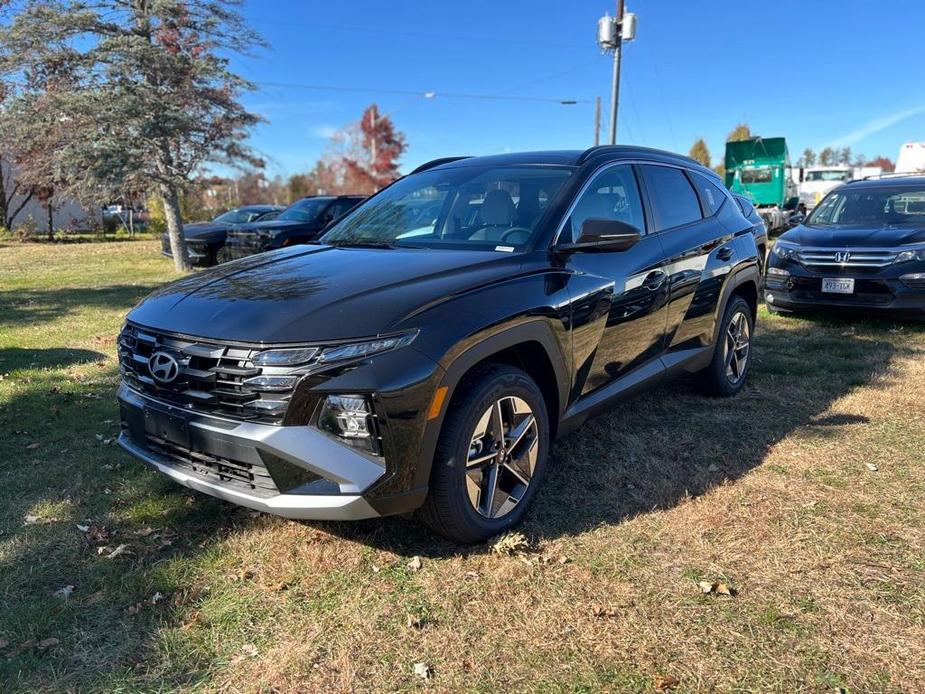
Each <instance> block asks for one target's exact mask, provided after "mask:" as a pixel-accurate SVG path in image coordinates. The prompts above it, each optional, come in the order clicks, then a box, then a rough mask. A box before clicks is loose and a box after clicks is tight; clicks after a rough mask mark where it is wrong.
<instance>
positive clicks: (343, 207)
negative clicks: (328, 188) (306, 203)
mask: <svg viewBox="0 0 925 694" xmlns="http://www.w3.org/2000/svg"><path fill="white" fill-rule="evenodd" d="M352 207H353V201H352V200H335V201H334V204H333V205H331V207H330V209H328V211H327V212H326V213H325V214H326V216H328V217H329V218H330V219H332V220H334V219H340V218H341V217H343V216H344V215H345V214H346V213H347V211H348V210H349V209H350V208H352Z"/></svg>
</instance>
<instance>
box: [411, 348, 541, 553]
mask: <svg viewBox="0 0 925 694" xmlns="http://www.w3.org/2000/svg"><path fill="white" fill-rule="evenodd" d="M497 403H501V404H500V405H496V404H497ZM504 403H507V404H506V405H505V404H504ZM524 404H525V405H526V406H527V407H528V408H529V410H530V413H529V415H527V414H524V413H522V412H521V413H520V414H518V413H516V407H520V408H521V409H523V405H524ZM496 406H497V407H498V408H499V409H498V412H499V420H498V421H500V422H501V424H502V431H503V430H504V422H503V415H502V414H501V413H502V411H503V410H504V408H505V407H507V408H508V413H509V414H510V417H511V418H512V421H513V418H518V417H519V418H522V419H520V420H519V421H520V424H518V425H517V427H514V426H513V425H511V428H510V429H509V431H508V432H507V433H515V432H516V430H517V428H524V429H525V434H524V436H525V437H524V438H522V439H521V442H520V443H518V445H517V446H513V447H512V448H511V449H510V450H511V451H512V456H511V457H509V458H507V459H508V460H510V461H511V462H510V465H505V464H501V465H498V461H493V462H488V463H486V464H485V466H484V467H483V468H481V470H483V471H484V470H486V469H487V471H484V472H482V471H476V470H477V468H472V470H473V471H474V472H472V473H470V476H469V479H468V480H467V474H466V468H467V465H468V464H469V461H470V458H472V459H473V460H475V459H478V458H479V457H480V456H479V453H481V454H483V455H482V456H481V457H486V456H490V455H492V453H491V451H492V450H496V449H492V448H485V449H484V450H482V449H481V445H482V443H484V442H485V441H490V440H492V437H491V434H490V433H486V435H485V436H484V437H482V438H481V439H480V441H479V442H478V443H477V442H476V435H477V434H478V432H477V431H476V428H477V427H479V426H480V424H482V423H483V422H484V417H486V416H492V417H493V415H490V413H491V412H494V409H493V408H494V407H496ZM531 415H532V417H533V418H534V422H535V425H536V428H535V430H532V429H530V430H529V431H527V425H526V424H525V422H527V420H528V419H529V416H531ZM491 421H492V422H494V421H495V420H494V419H492V420H491ZM489 426H491V424H489ZM527 434H529V436H527ZM503 438H504V440H505V441H508V440H509V437H508V436H507V435H505V436H504V437H503ZM510 438H514V437H513V436H512V437H510ZM534 440H535V447H536V448H535V451H534ZM526 445H529V452H527V453H524V452H523V451H524V450H525V449H523V448H522V447H523V446H526ZM506 446H507V443H505V444H503V445H502V448H506ZM474 451H475V452H474ZM548 451H549V418H548V414H547V412H546V403H545V401H544V400H543V395H542V393H541V392H540V389H539V388H538V387H537V385H536V383H534V382H533V380H532V379H531V378H530V377H529V376H527V374H525V373H524V372H523V371H521V370H519V369H515V368H514V367H511V366H507V365H505V364H487V365H485V366H480V367H477V368H476V369H475V370H474V371H473V372H472V373H470V374H469V375H467V376H466V378H465V379H464V381H463V382H462V383H461V384H460V386H459V388H458V389H457V391H456V393H455V395H454V396H453V399H452V402H451V403H450V405H449V408H448V411H447V414H446V417H445V419H444V421H443V428H442V430H441V432H440V438H439V440H438V443H437V451H436V455H435V456H434V464H433V469H432V470H431V475H430V490H429V493H428V495H427V499H426V501H425V502H424V505H423V506H422V507H421V508H420V509H419V510H418V518H419V519H420V520H421V522H422V523H424V525H426V526H427V527H428V528H430V529H431V530H433V531H434V532H436V533H438V534H440V535H443V536H444V537H446V538H448V539H450V540H453V541H454V542H459V543H464V544H469V543H474V542H483V541H485V540H487V539H488V538H490V537H494V536H495V535H498V534H500V533H503V532H505V531H506V530H508V529H510V528H512V527H513V526H515V525H517V524H518V523H519V522H520V521H521V520H522V519H523V516H524V513H525V512H526V510H527V507H528V506H529V505H530V502H531V501H532V500H533V497H534V495H535V494H536V491H537V488H538V487H539V486H540V484H541V483H542V480H543V473H544V472H545V470H546V462H547V455H548ZM518 454H519V455H520V456H521V460H524V459H523V457H522V456H523V455H529V457H530V460H531V461H533V462H532V474H529V475H526V477H527V479H528V481H527V484H526V485H524V489H523V490H522V491H520V497H519V500H517V501H514V503H513V507H512V508H510V509H509V510H508V511H506V512H505V513H504V514H503V515H500V513H499V516H498V517H489V516H486V515H485V514H484V513H483V512H482V510H480V509H481V508H482V507H483V506H484V507H485V508H486V510H488V512H489V513H491V512H492V510H491V507H493V505H494V502H495V499H496V494H498V493H501V494H502V496H498V497H497V499H501V500H503V501H502V504H501V508H500V509H499V511H500V510H504V508H507V506H508V505H509V504H511V502H512V501H513V500H514V499H515V497H516V496H517V490H519V489H520V486H519V485H521V484H523V482H522V479H521V478H518V477H516V476H515V475H514V473H512V471H511V470H512V468H511V466H512V465H515V462H514V458H516V457H517V456H518ZM502 457H504V456H503V455H502ZM516 465H518V466H521V465H522V463H516ZM527 465H528V466H529V461H528V462H527ZM492 468H495V470H496V471H495V472H494V475H495V477H494V478H493V479H494V480H496V483H495V486H494V487H493V489H492V490H491V493H490V494H489V493H488V492H485V491H484V490H485V489H486V488H487V486H491V485H490V484H489V483H490V481H491V480H492V478H491V476H490V475H491V469H492ZM518 469H521V470H522V471H523V469H525V468H522V467H518ZM475 476H479V477H480V481H479V482H478V483H476V482H474V481H473V478H474V477H475ZM497 480H501V481H502V482H497ZM480 485H487V486H485V487H483V486H480ZM510 486H516V489H514V490H513V491H512V492H511V493H508V492H507V491H505V490H506V489H507V488H508V487H510ZM476 489H479V491H475V490H476ZM495 490H496V491H495ZM473 494H474V495H477V498H478V501H476V500H474V499H473V498H472V495H473ZM483 494H484V495H485V496H484V499H483ZM505 495H506V498H505ZM477 504H478V505H479V509H477V508H476V505H477Z"/></svg>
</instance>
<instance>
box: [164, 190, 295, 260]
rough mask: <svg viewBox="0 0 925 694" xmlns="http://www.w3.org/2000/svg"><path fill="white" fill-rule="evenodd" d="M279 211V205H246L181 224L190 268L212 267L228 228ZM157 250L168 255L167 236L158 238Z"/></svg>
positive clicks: (269, 217)
mask: <svg viewBox="0 0 925 694" xmlns="http://www.w3.org/2000/svg"><path fill="white" fill-rule="evenodd" d="M283 209H285V208H283V207H281V206H279V205H246V206H244V207H237V208H235V209H233V210H228V211H227V212H222V213H221V214H220V215H218V216H217V217H216V218H215V219H213V220H212V221H211V222H196V223H194V224H184V225H183V235H184V236H185V237H186V248H187V252H188V253H189V256H190V260H191V261H192V263H193V264H194V265H202V266H209V265H215V264H216V263H217V262H218V260H219V257H218V256H219V252H220V250H221V248H222V247H223V246H224V245H225V235H226V234H227V233H228V230H229V229H231V228H232V227H233V226H235V225H236V224H247V223H248V222H256V221H261V220H268V219H273V218H274V217H275V216H276V215H278V214H279V213H280V212H281V211H282V210H283ZM161 250H162V252H163V254H164V255H166V256H168V257H170V256H172V253H171V250H170V238H169V237H168V236H167V234H164V235H163V236H161Z"/></svg>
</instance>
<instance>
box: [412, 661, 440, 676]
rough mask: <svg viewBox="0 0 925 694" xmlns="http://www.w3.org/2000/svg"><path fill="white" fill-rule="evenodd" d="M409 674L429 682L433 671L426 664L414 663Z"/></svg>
mask: <svg viewBox="0 0 925 694" xmlns="http://www.w3.org/2000/svg"><path fill="white" fill-rule="evenodd" d="M411 674H412V675H415V676H417V677H420V678H421V679H422V680H429V679H430V678H431V677H433V676H434V671H433V670H432V669H431V667H430V665H428V664H427V663H415V664H414V666H413V667H412V668H411Z"/></svg>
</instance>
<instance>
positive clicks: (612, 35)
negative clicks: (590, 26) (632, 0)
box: [597, 0, 636, 145]
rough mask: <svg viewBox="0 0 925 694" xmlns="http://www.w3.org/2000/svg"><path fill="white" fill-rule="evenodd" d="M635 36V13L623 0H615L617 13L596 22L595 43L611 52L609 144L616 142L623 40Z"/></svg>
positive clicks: (606, 51)
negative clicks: (628, 9)
mask: <svg viewBox="0 0 925 694" xmlns="http://www.w3.org/2000/svg"><path fill="white" fill-rule="evenodd" d="M634 38H636V15H635V14H633V13H632V12H626V11H625V8H624V0H617V15H616V16H615V17H611V16H610V15H604V16H603V17H601V18H600V20H598V23H597V43H598V45H599V46H600V47H601V50H603V51H604V52H605V53H608V52H613V80H612V81H611V85H610V89H611V94H610V144H612V145H614V144H616V143H617V113H618V111H619V108H620V58H621V54H622V52H623V51H622V49H623V42H624V41H632V40H633V39H634Z"/></svg>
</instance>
